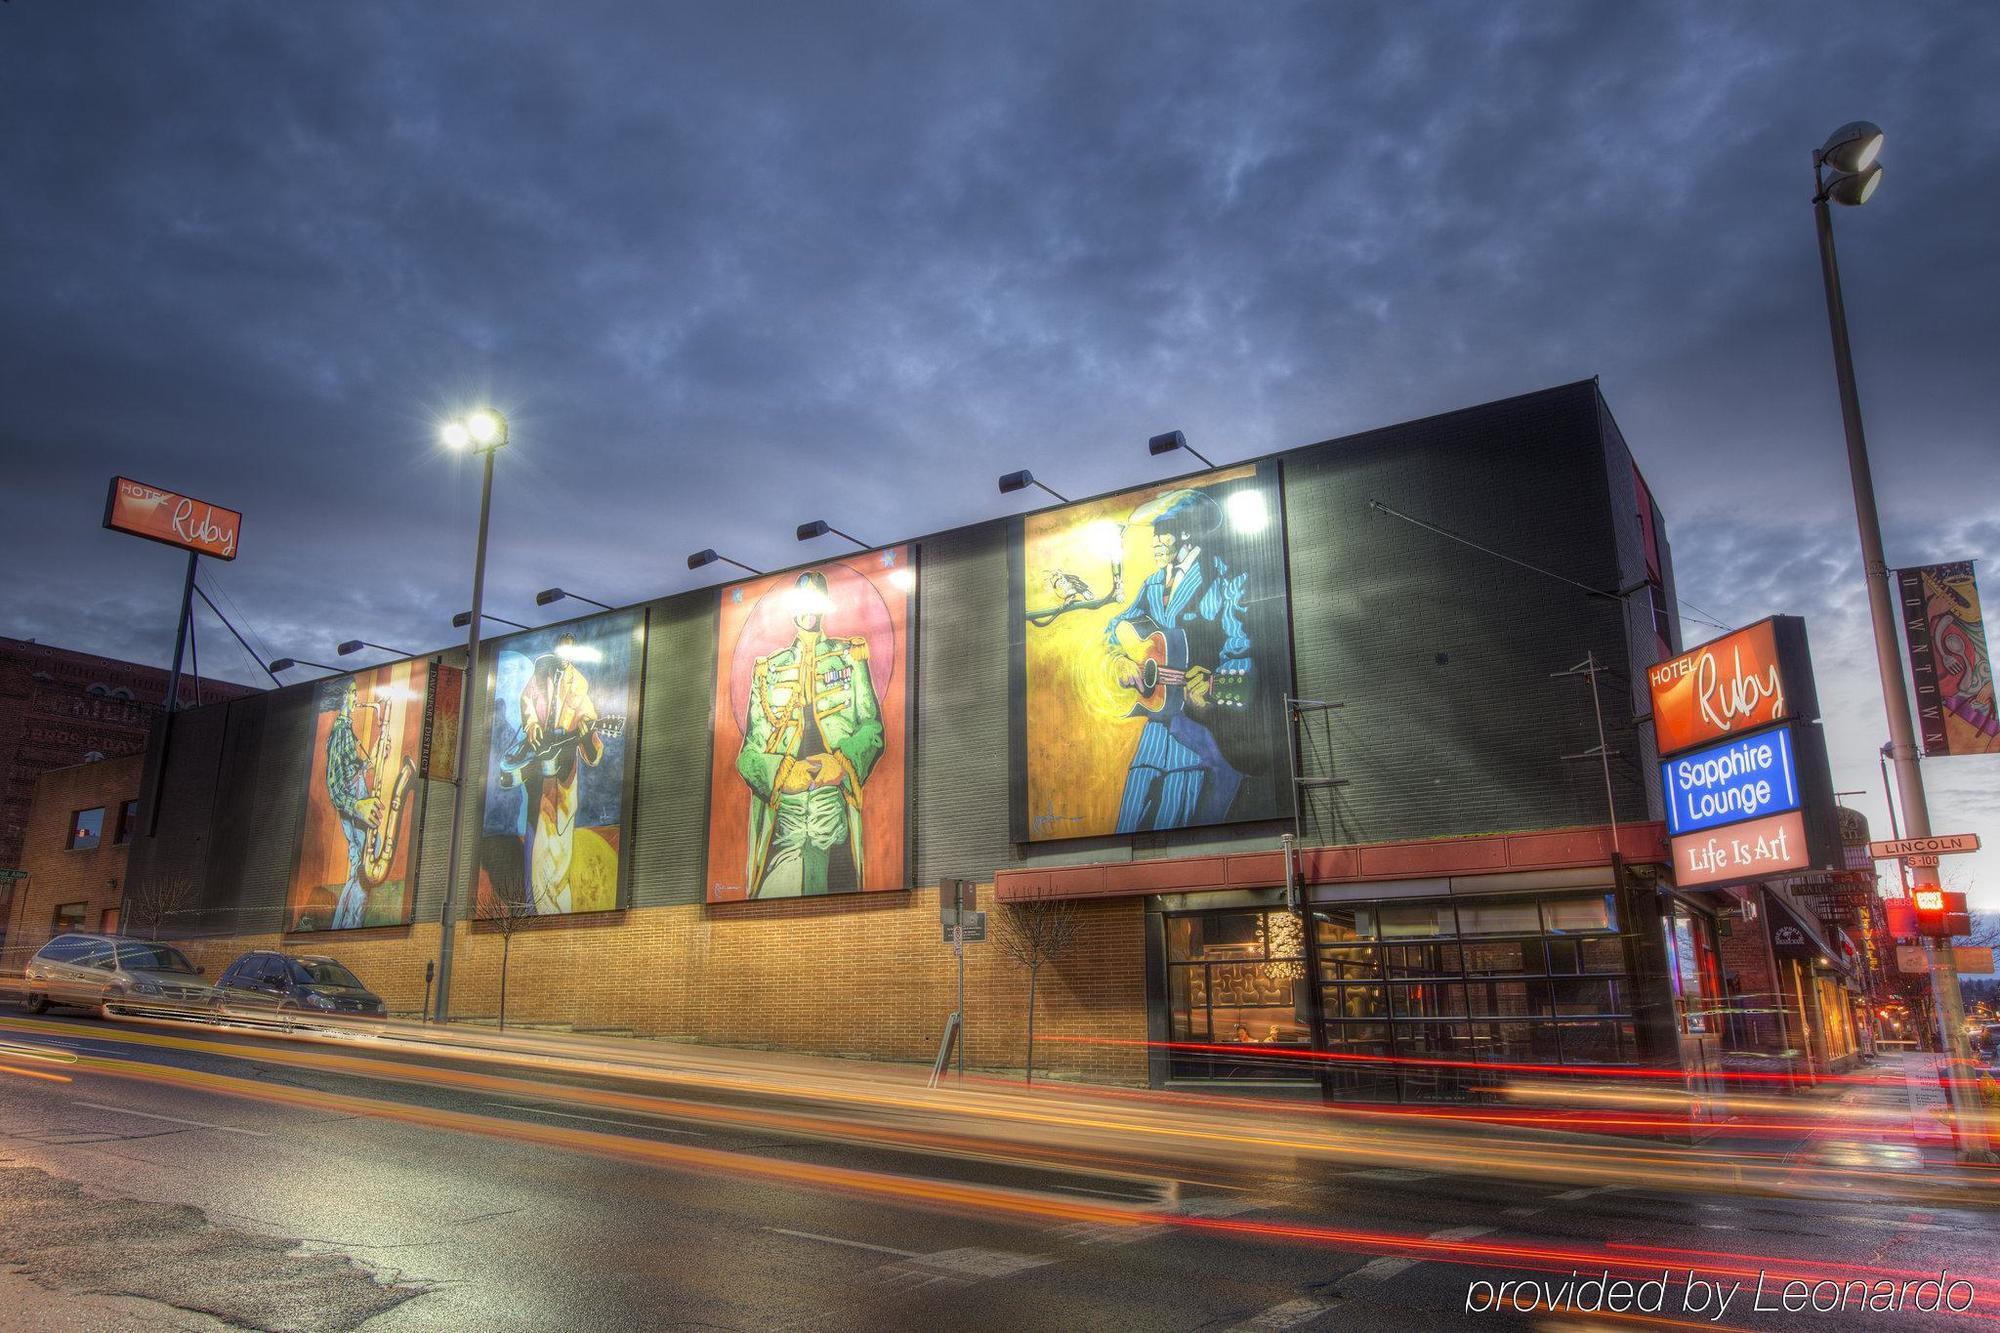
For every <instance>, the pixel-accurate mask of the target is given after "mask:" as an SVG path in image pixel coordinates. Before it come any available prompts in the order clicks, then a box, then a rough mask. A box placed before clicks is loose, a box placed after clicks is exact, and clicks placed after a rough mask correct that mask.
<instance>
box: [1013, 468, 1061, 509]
mask: <svg viewBox="0 0 2000 1333" xmlns="http://www.w3.org/2000/svg"><path fill="white" fill-rule="evenodd" d="M1030 486H1039V487H1040V488H1041V489H1042V490H1045V491H1047V492H1048V493H1049V494H1050V495H1053V496H1055V497H1056V499H1058V500H1060V501H1062V502H1063V503H1064V504H1068V503H1069V497H1068V496H1067V495H1064V494H1062V493H1061V492H1060V491H1057V490H1056V489H1055V488H1054V487H1052V486H1049V485H1047V484H1045V483H1043V482H1039V481H1036V480H1035V474H1034V473H1032V472H1030V471H1028V470H1027V469H1026V468H1022V469H1021V470H1020V471H1019V472H1009V473H1008V474H1007V475H1005V476H1004V477H1002V478H1000V494H1002V495H1012V494H1013V493H1014V492H1015V491H1025V490H1027V489H1028V487H1030Z"/></svg>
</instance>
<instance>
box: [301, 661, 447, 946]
mask: <svg viewBox="0 0 2000 1333" xmlns="http://www.w3.org/2000/svg"><path fill="white" fill-rule="evenodd" d="M428 681H429V669H428V666H427V664H425V663H423V662H391V663H389V664H388V665H387V666H379V667H376V668H374V669H373V670H371V671H361V672H357V673H355V674H354V675H352V676H337V677H333V678H331V679H328V680H324V681H321V682H320V683H319V686H318V694H317V708H316V709H315V712H314V718H313V741H312V756H311V759H310V760H309V761H308V763H307V767H306V775H305V792H304V800H305V812H304V814H303V816H302V817H301V819H300V822H299V842H298V848H297V851H296V854H295V857H294V859H293V863H292V882H291V888H290V891H289V893H288V894H287V895H286V912H285V929H286V930H351V929H354V928H356V927H360V926H388V925H399V924H401V923H403V922H406V921H408V920H409V919H410V906H411V902H412V897H413V889H414V886H415V883H416V866H417V846H416V843H417V840H418V838H419V837H420V836H421V829H422V826H423V825H422V821H421V820H420V819H419V818H418V817H417V816H418V812H417V807H418V806H420V805H421V804H422V795H421V792H420V790H419V787H420V785H421V784H419V783H418V782H417V780H416V779H417V775H418V772H419V765H420V763H421V759H422V753H423V745H424V715H425V712H426V709H427V701H428V696H429V691H428V689H427V688H426V687H427V684H428Z"/></svg>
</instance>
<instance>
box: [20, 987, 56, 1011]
mask: <svg viewBox="0 0 2000 1333" xmlns="http://www.w3.org/2000/svg"><path fill="white" fill-rule="evenodd" d="M21 1007H22V1008H23V1009H25V1010H27V1011H28V1012H29V1013H31V1014H46V1013H47V1012H48V1011H49V997H48V996H46V995H36V994H35V993H34V992H32V991H30V992H29V993H28V994H26V995H23V996H22V997H21Z"/></svg>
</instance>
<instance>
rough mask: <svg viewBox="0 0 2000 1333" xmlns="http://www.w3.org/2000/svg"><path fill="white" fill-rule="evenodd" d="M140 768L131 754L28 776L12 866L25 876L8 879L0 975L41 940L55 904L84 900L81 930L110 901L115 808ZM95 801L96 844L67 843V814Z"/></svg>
mask: <svg viewBox="0 0 2000 1333" xmlns="http://www.w3.org/2000/svg"><path fill="white" fill-rule="evenodd" d="M143 766H144V758H143V756H141V755H136V754H134V755H127V756H125V757H123V758H119V759H105V760H101V761H99V762H97V763H94V764H77V765H74V766H72V767H69V768H57V769H50V770H48V771H47V772H44V773H43V774H41V776H40V777H39V778H38V779H37V780H36V783H35V798H34V801H33V803H32V804H31V805H30V806H29V807H28V818H27V822H26V827H25V831H24V835H23V839H22V846H21V867H20V868H21V869H23V870H25V871H27V872H28V878H27V879H25V880H20V881H17V882H16V885H15V889H16V891H15V894H14V901H13V907H12V916H11V917H10V921H9V924H10V927H11V928H10V929H9V931H8V933H7V949H6V956H5V958H4V959H0V973H4V974H11V975H13V976H16V977H18V976H19V974H20V970H21V968H23V967H25V966H26V965H27V960H28V959H29V958H30V957H32V956H33V955H34V952H35V950H37V949H39V948H41V947H42V946H43V945H44V944H46V943H48V942H49V940H50V938H51V937H53V935H54V934H55V925H54V922H55V910H56V907H57V905H58V904H62V903H75V902H80V903H83V904H85V906H84V915H83V923H82V925H81V926H80V927H78V929H82V930H96V929H97V928H98V926H99V924H100V923H101V921H102V919H103V914H104V910H105V909H106V908H115V907H117V906H118V904H119V900H120V898H121V897H123V895H124V892H125V872H126V855H127V851H128V848H127V847H126V845H125V844H122V843H119V842H118V841H116V839H117V837H118V812H119V810H120V808H121V807H122V806H123V805H124V803H125V802H126V801H129V800H132V799H133V798H135V797H136V796H138V794H139V781H140V774H141V770H142V768H143ZM97 806H101V807H103V809H104V836H103V838H102V839H101V840H100V841H99V843H98V845H97V846H96V847H92V848H77V849H73V848H71V847H70V845H69V834H70V820H71V817H72V816H73V815H75V813H76V812H77V811H79V810H88V809H91V808H93V807H97Z"/></svg>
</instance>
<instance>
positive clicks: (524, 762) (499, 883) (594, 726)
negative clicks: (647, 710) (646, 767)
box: [474, 611, 646, 916]
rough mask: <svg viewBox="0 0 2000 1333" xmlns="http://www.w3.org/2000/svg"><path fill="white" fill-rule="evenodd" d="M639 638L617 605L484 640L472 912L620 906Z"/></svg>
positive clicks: (635, 623)
mask: <svg viewBox="0 0 2000 1333" xmlns="http://www.w3.org/2000/svg"><path fill="white" fill-rule="evenodd" d="M645 642H646V619H645V614H644V613H643V612H639V611H621V612H615V613H613V614H611V615H604V616H595V617H592V618H591V619H589V620H578V621H572V622H570V623H569V624H566V625H552V626H549V627H547V628H545V629H537V630H530V631H529V632H528V633H526V634H515V635H512V636H510V637H508V638H505V639H500V640H497V641H495V642H494V643H493V644H492V645H491V648H492V651H493V654H494V657H493V664H492V668H491V676H490V678H489V679H490V681H491V690H492V694H491V696H490V700H491V706H490V707H489V709H488V710H487V724H488V735H487V753H486V767H485V773H484V778H485V797H486V800H485V818H484V819H483V821H482V823H481V836H480V839H479V889H478V898H477V901H476V903H475V906H474V911H475V912H480V911H490V910H493V908H494V907H496V906H500V907H506V908H510V909H513V910H515V911H518V912H522V913H524V914H526V915H531V916H559V915H565V914H568V913H572V912H604V911H609V910H611V909H613V908H616V907H620V906H622V905H623V904H624V901H625V883H626V880H627V870H628V866H627V865H626V858H625V830H627V829H628V828H630V827H631V825H632V771H633V767H634V764H635V761H636V758H637V755H638V746H637V737H638V724H639V698H640V692H641V691H640V687H641V677H642V674H643V670H644V662H645Z"/></svg>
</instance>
